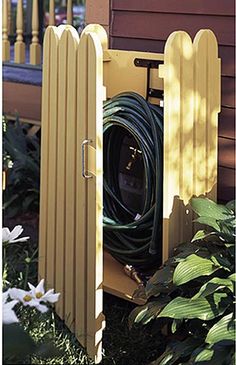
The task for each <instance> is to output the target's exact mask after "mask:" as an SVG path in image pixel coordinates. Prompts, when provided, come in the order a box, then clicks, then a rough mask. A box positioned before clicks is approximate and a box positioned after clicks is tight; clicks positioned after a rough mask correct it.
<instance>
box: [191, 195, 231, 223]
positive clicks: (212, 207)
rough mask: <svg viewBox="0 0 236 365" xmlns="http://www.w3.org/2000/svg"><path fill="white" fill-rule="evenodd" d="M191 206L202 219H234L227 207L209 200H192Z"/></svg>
mask: <svg viewBox="0 0 236 365" xmlns="http://www.w3.org/2000/svg"><path fill="white" fill-rule="evenodd" d="M190 204H191V206H192V208H193V210H194V211H195V213H197V214H198V215H199V216H200V217H201V216H203V217H209V218H215V219H217V220H219V219H222V220H224V219H226V218H230V217H232V213H231V211H230V210H229V209H228V208H227V207H225V206H224V205H221V204H216V203H215V202H213V201H212V200H210V199H208V198H192V199H191V201H190Z"/></svg>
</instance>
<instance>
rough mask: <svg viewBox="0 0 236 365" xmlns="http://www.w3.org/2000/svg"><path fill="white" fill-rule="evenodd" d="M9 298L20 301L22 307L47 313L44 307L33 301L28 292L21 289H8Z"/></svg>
mask: <svg viewBox="0 0 236 365" xmlns="http://www.w3.org/2000/svg"><path fill="white" fill-rule="evenodd" d="M9 296H10V297H11V299H15V300H17V301H20V302H21V303H22V304H23V305H24V306H30V307H34V308H36V309H38V310H39V311H40V312H41V313H45V312H47V310H48V308H47V307H46V305H42V304H40V303H39V301H38V300H35V299H34V297H33V296H32V294H31V292H30V291H25V290H23V289H17V288H12V289H9Z"/></svg>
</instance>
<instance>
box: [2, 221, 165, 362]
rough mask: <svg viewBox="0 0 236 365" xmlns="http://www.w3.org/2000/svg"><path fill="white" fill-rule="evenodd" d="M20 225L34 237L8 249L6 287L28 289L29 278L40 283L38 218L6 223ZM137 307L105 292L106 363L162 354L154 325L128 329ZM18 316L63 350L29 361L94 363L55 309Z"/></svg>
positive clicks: (37, 337) (22, 312) (33, 333)
mask: <svg viewBox="0 0 236 365" xmlns="http://www.w3.org/2000/svg"><path fill="white" fill-rule="evenodd" d="M16 224H21V225H22V226H23V228H24V232H23V235H24V236H25V235H29V236H31V240H30V241H29V242H25V243H20V244H18V245H12V246H10V247H9V248H8V249H7V252H6V260H7V272H6V273H5V277H4V281H5V286H6V287H8V286H17V287H21V288H24V287H25V288H26V284H27V281H30V282H32V283H34V284H36V283H37V245H38V237H37V231H38V219H37V217H33V218H32V217H30V216H24V217H18V218H16V219H11V220H7V219H5V222H4V225H5V226H7V227H9V228H10V229H12V228H13V227H14V226H15V225H16ZM32 256H33V259H32V260H31V258H32ZM26 258H27V259H26ZM133 307H134V305H133V304H132V303H129V302H127V301H124V300H122V299H119V298H116V297H114V296H111V295H109V294H106V293H104V314H105V317H106V328H105V330H104V333H103V361H102V363H101V364H102V365H146V364H149V363H150V362H151V361H152V360H153V359H155V358H157V357H158V355H159V354H161V352H162V350H163V345H162V343H161V339H160V336H156V334H155V335H153V334H152V331H151V330H150V327H145V328H143V327H142V328H136V329H132V330H130V329H129V328H128V316H129V313H130V312H131V310H132V309H133ZM29 313H30V314H29ZM17 315H18V316H19V318H20V319H21V323H22V324H23V326H24V328H25V329H26V330H27V331H28V332H29V333H30V335H31V336H32V337H33V339H34V340H35V341H36V342H38V343H40V342H42V341H47V342H48V343H53V344H55V345H56V347H57V348H58V349H59V350H60V356H54V357H53V358H48V359H47V360H45V359H40V358H35V357H32V358H31V359H26V360H25V362H24V363H25V364H81V365H92V364H93V362H92V361H91V360H90V359H89V358H88V356H87V354H86V352H85V350H84V349H83V348H82V346H81V345H80V344H79V342H78V341H77V339H76V337H75V336H74V335H73V334H72V333H71V332H70V331H69V330H68V329H67V327H66V326H65V324H64V322H63V321H61V320H60V318H59V317H57V315H56V314H55V313H54V312H53V311H52V312H51V314H50V315H48V314H47V313H46V314H40V313H39V312H38V311H36V310H31V311H29V310H28V308H22V309H20V310H19V311H18V313H17Z"/></svg>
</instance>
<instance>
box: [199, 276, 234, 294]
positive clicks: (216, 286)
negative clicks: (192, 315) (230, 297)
mask: <svg viewBox="0 0 236 365" xmlns="http://www.w3.org/2000/svg"><path fill="white" fill-rule="evenodd" d="M224 288H228V289H229V290H230V291H231V292H232V293H233V291H234V287H233V283H232V280H230V279H221V278H217V277H216V278H213V279H211V280H209V281H208V282H207V283H205V284H204V285H203V286H202V287H201V288H200V290H199V292H198V293H197V294H195V295H194V297H192V299H196V298H199V297H204V298H205V297H207V296H208V295H211V294H212V293H215V292H216V291H217V290H220V289H224Z"/></svg>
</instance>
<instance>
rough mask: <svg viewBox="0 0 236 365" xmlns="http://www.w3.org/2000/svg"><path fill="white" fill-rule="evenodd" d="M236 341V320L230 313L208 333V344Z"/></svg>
mask: <svg viewBox="0 0 236 365" xmlns="http://www.w3.org/2000/svg"><path fill="white" fill-rule="evenodd" d="M234 340H235V320H233V314H232V313H230V314H228V315H227V316H224V317H223V318H221V319H220V320H219V322H217V323H216V324H215V325H214V326H213V327H212V328H211V329H210V331H209V332H208V334H207V337H206V340H205V341H206V342H207V343H209V344H214V343H217V342H220V341H234Z"/></svg>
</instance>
